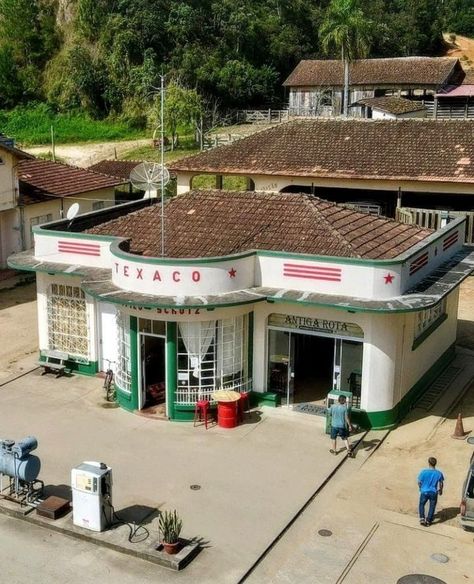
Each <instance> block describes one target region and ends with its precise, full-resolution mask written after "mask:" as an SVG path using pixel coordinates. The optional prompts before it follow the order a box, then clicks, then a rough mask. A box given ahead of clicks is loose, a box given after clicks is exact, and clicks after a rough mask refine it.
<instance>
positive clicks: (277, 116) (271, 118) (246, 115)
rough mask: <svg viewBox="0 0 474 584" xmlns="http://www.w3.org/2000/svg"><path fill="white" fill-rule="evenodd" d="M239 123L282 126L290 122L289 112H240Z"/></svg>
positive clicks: (238, 113)
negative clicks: (282, 123) (281, 124)
mask: <svg viewBox="0 0 474 584" xmlns="http://www.w3.org/2000/svg"><path fill="white" fill-rule="evenodd" d="M236 113H237V123H240V124H280V123H281V122H287V121H288V110H272V109H268V110H239V111H238V112H236Z"/></svg>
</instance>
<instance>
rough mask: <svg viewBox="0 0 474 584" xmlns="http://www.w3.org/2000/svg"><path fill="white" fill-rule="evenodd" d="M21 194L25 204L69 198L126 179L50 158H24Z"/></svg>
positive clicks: (20, 166) (121, 182)
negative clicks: (53, 160)
mask: <svg viewBox="0 0 474 584" xmlns="http://www.w3.org/2000/svg"><path fill="white" fill-rule="evenodd" d="M17 172H18V180H19V181H20V195H21V198H22V202H23V204H25V205H28V204H32V203H38V202H41V201H44V200H47V199H48V198H53V197H69V196H71V195H79V194H82V193H88V192H91V191H97V190H99V189H107V188H113V187H116V186H118V185H121V184H123V183H124V182H125V181H124V180H123V179H119V178H116V177H110V176H106V175H104V174H99V173H97V172H92V171H91V170H88V169H85V168H77V167H75V166H68V165H66V164H60V163H59V162H52V161H50V160H38V159H35V160H23V161H21V162H20V163H19V164H18V171H17Z"/></svg>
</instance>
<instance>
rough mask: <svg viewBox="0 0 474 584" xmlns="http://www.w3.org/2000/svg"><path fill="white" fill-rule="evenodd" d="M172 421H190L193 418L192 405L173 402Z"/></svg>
mask: <svg viewBox="0 0 474 584" xmlns="http://www.w3.org/2000/svg"><path fill="white" fill-rule="evenodd" d="M173 405H174V407H173V411H174V417H173V421H174V422H192V421H193V420H194V409H195V407H194V406H191V405H187V406H185V405H179V404H173Z"/></svg>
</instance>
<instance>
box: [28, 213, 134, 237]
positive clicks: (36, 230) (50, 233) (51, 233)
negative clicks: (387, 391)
mask: <svg viewBox="0 0 474 584" xmlns="http://www.w3.org/2000/svg"><path fill="white" fill-rule="evenodd" d="M57 221H61V222H62V221H64V219H58V220H57ZM33 233H36V234H37V235H46V236H47V237H66V238H70V239H88V240H92V241H105V242H109V243H110V242H112V241H115V240H117V239H120V240H121V241H127V240H124V238H123V237H117V236H115V235H94V234H93V233H84V232H83V231H78V232H76V231H56V230H52V229H45V228H44V227H41V226H40V225H35V226H34V227H33Z"/></svg>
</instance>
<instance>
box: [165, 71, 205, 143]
mask: <svg viewBox="0 0 474 584" xmlns="http://www.w3.org/2000/svg"><path fill="white" fill-rule="evenodd" d="M164 106H165V107H164V109H165V111H164V116H165V119H164V123H165V129H166V131H167V132H169V133H170V134H171V148H172V149H174V148H175V147H176V146H177V145H178V130H179V129H180V128H185V129H186V128H187V129H191V128H192V129H193V130H195V128H196V126H197V124H198V121H199V120H200V118H201V115H202V113H203V103H202V100H201V97H200V96H199V94H198V92H197V91H196V90H195V89H187V88H186V87H183V86H182V85H180V84H179V83H177V82H176V81H171V82H170V83H169V84H168V85H167V86H166V89H165V104H164Z"/></svg>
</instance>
